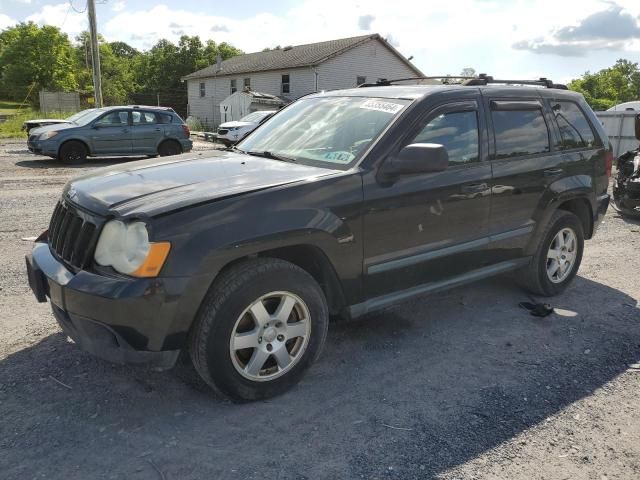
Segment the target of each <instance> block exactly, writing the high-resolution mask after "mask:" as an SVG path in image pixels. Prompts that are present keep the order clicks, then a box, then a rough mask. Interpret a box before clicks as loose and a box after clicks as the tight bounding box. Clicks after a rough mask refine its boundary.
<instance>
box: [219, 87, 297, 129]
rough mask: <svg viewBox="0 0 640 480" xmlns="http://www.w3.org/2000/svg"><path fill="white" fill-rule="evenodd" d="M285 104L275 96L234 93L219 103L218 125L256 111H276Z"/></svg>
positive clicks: (260, 93)
mask: <svg viewBox="0 0 640 480" xmlns="http://www.w3.org/2000/svg"><path fill="white" fill-rule="evenodd" d="M285 103H286V102H285V101H284V100H283V99H282V98H280V97H276V96H275V95H270V94H268V93H262V92H253V91H247V92H235V93H232V94H231V95H229V96H228V97H227V98H225V99H224V100H223V101H222V102H220V118H221V122H220V123H225V122H231V121H236V120H240V119H241V118H242V117H244V116H246V115H248V114H250V113H252V112H257V111H258V110H278V109H279V108H280V107H282V106H283V105H284V104H285Z"/></svg>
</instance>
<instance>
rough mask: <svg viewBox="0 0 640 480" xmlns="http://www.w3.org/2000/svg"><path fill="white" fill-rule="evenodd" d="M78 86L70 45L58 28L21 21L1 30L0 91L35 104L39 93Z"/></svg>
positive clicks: (67, 38) (10, 98)
mask: <svg viewBox="0 0 640 480" xmlns="http://www.w3.org/2000/svg"><path fill="white" fill-rule="evenodd" d="M77 87H78V83H77V78H76V74H75V61H74V52H73V46H72V44H71V42H70V40H69V37H68V36H67V35H66V34H64V33H62V32H61V31H60V29H58V27H52V26H49V25H45V26H43V27H39V26H38V25H36V24H35V23H33V22H28V23H20V24H18V25H15V26H13V27H9V28H7V29H5V30H3V31H2V32H0V92H2V97H4V98H6V99H8V100H18V101H21V100H23V99H24V98H25V97H27V94H28V96H29V98H28V100H29V101H30V102H31V103H36V99H37V98H38V92H39V91H40V90H42V89H46V90H62V91H72V90H75V89H76V88H77Z"/></svg>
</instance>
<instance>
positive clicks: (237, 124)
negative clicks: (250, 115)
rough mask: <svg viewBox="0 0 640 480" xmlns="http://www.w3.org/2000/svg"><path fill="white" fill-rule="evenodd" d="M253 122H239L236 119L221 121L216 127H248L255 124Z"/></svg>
mask: <svg viewBox="0 0 640 480" xmlns="http://www.w3.org/2000/svg"><path fill="white" fill-rule="evenodd" d="M255 124H256V123H255V122H240V121H237V120H236V121H235V122H225V123H221V124H220V126H219V127H218V128H232V127H250V126H251V125H255Z"/></svg>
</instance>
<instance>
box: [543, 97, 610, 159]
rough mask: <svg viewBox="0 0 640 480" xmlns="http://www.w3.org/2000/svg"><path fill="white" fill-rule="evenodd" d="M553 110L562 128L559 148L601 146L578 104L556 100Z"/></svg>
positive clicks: (552, 104)
mask: <svg viewBox="0 0 640 480" xmlns="http://www.w3.org/2000/svg"><path fill="white" fill-rule="evenodd" d="M551 110H552V111H553V115H554V116H555V118H556V122H558V128H559V130H560V141H559V143H558V144H557V145H556V147H557V148H559V149H560V150H571V149H574V148H594V147H597V146H599V145H598V143H599V142H598V140H597V137H596V136H595V135H594V133H593V130H592V129H591V125H589V121H588V120H587V118H586V117H585V115H584V113H582V110H580V107H578V105H577V104H575V103H573V102H569V101H562V102H555V101H554V102H552V103H551Z"/></svg>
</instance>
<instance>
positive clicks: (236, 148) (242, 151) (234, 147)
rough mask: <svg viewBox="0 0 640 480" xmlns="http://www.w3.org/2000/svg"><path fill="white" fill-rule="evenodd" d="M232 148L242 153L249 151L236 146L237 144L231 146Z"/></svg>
mask: <svg viewBox="0 0 640 480" xmlns="http://www.w3.org/2000/svg"><path fill="white" fill-rule="evenodd" d="M231 150H233V151H235V152H240V153H247V152H245V151H244V150H241V149H239V148H238V147H236V146H235V145H233V146H232V147H231Z"/></svg>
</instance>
